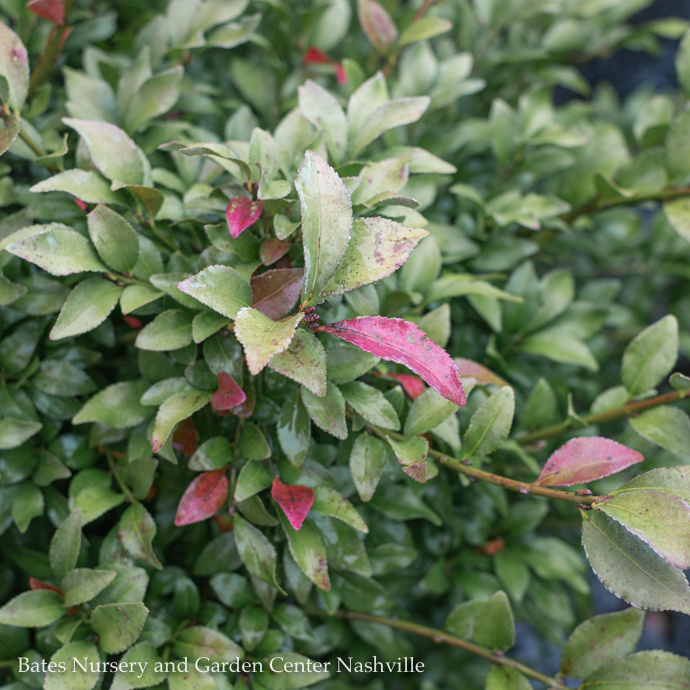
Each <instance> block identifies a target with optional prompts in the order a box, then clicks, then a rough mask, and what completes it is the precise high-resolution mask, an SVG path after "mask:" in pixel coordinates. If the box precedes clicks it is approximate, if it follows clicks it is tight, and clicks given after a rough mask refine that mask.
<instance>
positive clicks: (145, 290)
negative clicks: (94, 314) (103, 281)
mask: <svg viewBox="0 0 690 690" xmlns="http://www.w3.org/2000/svg"><path fill="white" fill-rule="evenodd" d="M163 294H164V293H162V292H161V291H160V290H155V289H154V288H152V287H149V286H148V285H128V286H127V287H126V288H125V289H124V290H123V291H122V295H121V296H120V309H122V313H123V314H130V313H131V312H133V311H135V310H136V309H139V307H143V306H144V305H146V304H149V303H151V302H154V301H155V300H157V299H160V298H161V297H163Z"/></svg>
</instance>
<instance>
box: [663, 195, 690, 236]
mask: <svg viewBox="0 0 690 690" xmlns="http://www.w3.org/2000/svg"><path fill="white" fill-rule="evenodd" d="M664 213H665V214H666V218H667V219H668V222H669V223H670V224H671V226H672V227H673V229H674V230H675V231H676V232H677V233H678V234H679V235H680V236H681V237H682V238H683V239H684V240H686V241H687V242H690V199H687V198H685V199H674V200H673V201H667V202H666V203H665V204H664Z"/></svg>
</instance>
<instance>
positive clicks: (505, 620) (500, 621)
mask: <svg viewBox="0 0 690 690" xmlns="http://www.w3.org/2000/svg"><path fill="white" fill-rule="evenodd" d="M474 639H475V640H476V641H477V642H478V643H479V644H480V645H482V646H483V647H489V649H499V650H501V651H503V652H505V651H506V650H508V649H510V648H511V647H512V646H513V645H514V644H515V619H514V618H513V611H512V609H511V608H510V602H509V601H508V595H507V594H506V593H505V592H502V591H499V592H496V593H495V594H494V595H492V596H491V598H490V599H489V600H488V601H487V602H486V603H485V604H484V606H482V608H481V609H480V611H479V612H478V613H477V620H476V621H475V624H474Z"/></svg>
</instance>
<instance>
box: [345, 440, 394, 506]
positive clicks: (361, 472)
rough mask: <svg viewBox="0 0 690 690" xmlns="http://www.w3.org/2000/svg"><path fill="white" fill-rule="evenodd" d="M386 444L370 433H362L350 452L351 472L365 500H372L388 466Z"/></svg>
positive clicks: (361, 496) (359, 492) (358, 491)
mask: <svg viewBox="0 0 690 690" xmlns="http://www.w3.org/2000/svg"><path fill="white" fill-rule="evenodd" d="M385 452H386V449H385V446H384V445H383V443H382V442H381V441H380V440H379V439H377V438H374V437H373V436H369V435H368V434H360V435H359V436H358V437H357V439H356V440H355V442H354V445H353V446H352V452H351V453H350V474H351V475H352V481H353V482H354V484H355V487H356V488H357V493H358V494H359V497H360V498H361V499H362V500H363V501H370V500H371V498H372V496H373V495H374V492H375V491H376V487H377V486H378V483H379V480H380V479H381V475H382V474H383V470H384V467H385V466H386V456H385Z"/></svg>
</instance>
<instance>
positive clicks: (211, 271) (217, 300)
mask: <svg viewBox="0 0 690 690" xmlns="http://www.w3.org/2000/svg"><path fill="white" fill-rule="evenodd" d="M177 287H178V288H179V289H180V290H181V291H182V292H184V293H185V294H187V295H190V296H191V297H194V299H197V300H199V302H201V303H203V304H205V305H206V306H208V307H211V309H214V310H215V311H217V312H219V313H220V314H223V316H227V317H228V318H229V319H234V318H235V316H236V315H237V312H238V311H239V310H240V309H242V308H243V307H249V305H251V303H252V288H251V285H250V284H249V282H248V281H247V280H246V279H245V278H244V277H243V276H242V275H241V274H240V273H238V271H236V270H235V269H234V268H230V267H229V266H208V267H206V268H205V269H204V270H203V271H200V272H199V273H197V274H196V275H193V276H191V277H190V278H187V279H186V280H183V281H182V282H180V283H179V284H178V286H177Z"/></svg>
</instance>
